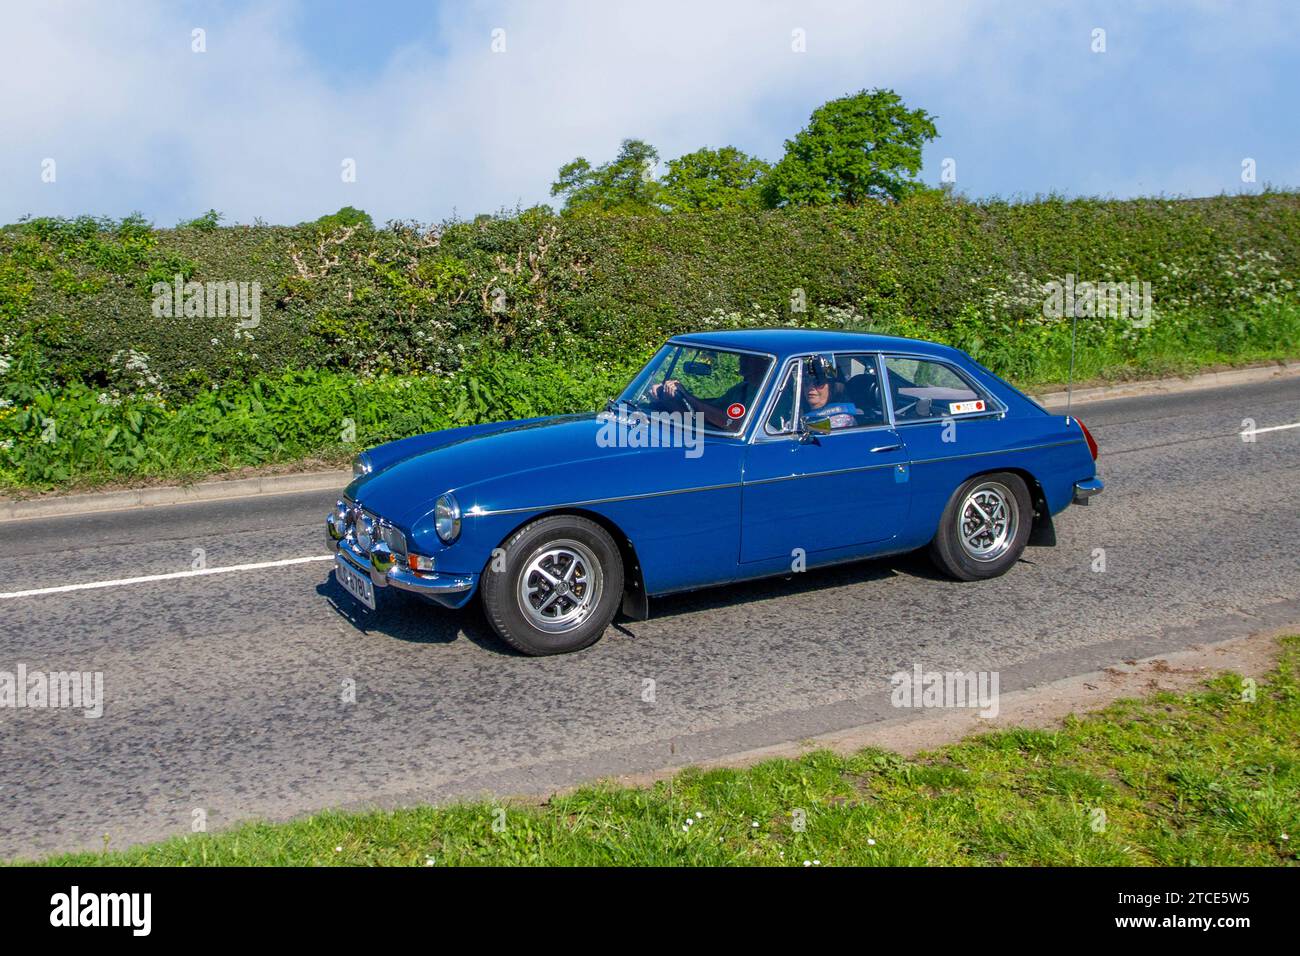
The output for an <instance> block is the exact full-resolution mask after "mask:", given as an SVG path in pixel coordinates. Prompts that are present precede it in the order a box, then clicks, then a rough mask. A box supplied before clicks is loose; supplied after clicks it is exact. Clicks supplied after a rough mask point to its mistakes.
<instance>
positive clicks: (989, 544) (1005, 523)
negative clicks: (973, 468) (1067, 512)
mask: <svg viewBox="0 0 1300 956" xmlns="http://www.w3.org/2000/svg"><path fill="white" fill-rule="evenodd" d="M1033 519H1034V510H1033V503H1032V502H1031V500H1030V498H1029V489H1028V488H1026V487H1025V482H1024V480H1023V479H1022V478H1021V477H1020V476H1019V475H1016V474H1013V473H1012V472H1007V471H1002V472H995V473H993V474H990V475H977V476H976V477H974V478H971V479H970V480H969V481H966V482H964V483H963V484H962V485H961V487H960V488H958V489H957V490H956V491H955V492H953V495H952V497H951V498H950V499H949V500H948V506H947V507H946V508H944V511H943V517H942V518H941V519H940V521H939V530H938V532H937V533H936V534H935V536H934V540H933V541H931V542H930V557H931V558H932V559H933V560H934V563H935V564H936V565H938V566H939V568H940V569H941V570H943V571H946V572H947V573H948V574H950V575H952V576H953V577H954V578H957V579H958V580H959V581H979V580H982V579H984V578H993V577H997V576H998V575H999V574H1003V573H1005V572H1006V570H1007V569H1008V568H1010V567H1011V565H1013V564H1015V563H1016V562H1017V561H1019V560H1020V555H1021V553H1022V552H1023V551H1024V550H1025V544H1026V542H1027V541H1028V540H1029V532H1030V531H1031V530H1032V525H1033Z"/></svg>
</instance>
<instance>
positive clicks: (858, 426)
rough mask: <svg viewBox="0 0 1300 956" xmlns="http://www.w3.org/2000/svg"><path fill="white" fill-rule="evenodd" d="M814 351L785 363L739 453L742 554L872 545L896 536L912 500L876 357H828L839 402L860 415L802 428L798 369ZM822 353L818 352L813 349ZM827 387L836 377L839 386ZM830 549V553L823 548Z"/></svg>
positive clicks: (770, 557)
mask: <svg viewBox="0 0 1300 956" xmlns="http://www.w3.org/2000/svg"><path fill="white" fill-rule="evenodd" d="M812 358H813V357H812V356H800V357H798V358H796V359H793V360H791V361H789V362H787V364H786V367H785V369H783V371H782V375H783V378H782V379H781V380H780V381H779V383H778V385H777V388H776V391H775V392H774V397H773V399H772V402H771V403H770V405H769V407H768V408H767V409H765V412H764V414H765V418H764V419H763V420H762V421H760V422H758V423H756V430H755V434H754V437H753V439H752V440H751V442H750V444H749V446H748V447H747V448H746V452H745V467H744V474H743V477H742V482H741V541H740V563H741V566H742V571H743V570H744V569H745V567H744V566H745V565H750V566H751V569H752V567H753V565H754V563H755V562H764V561H768V562H781V561H786V562H788V561H792V560H794V558H795V557H797V556H798V552H797V551H796V549H802V552H803V553H804V554H805V555H808V556H814V555H816V554H817V553H818V552H829V551H836V550H839V551H841V552H842V555H836V557H838V556H847V555H849V554H851V553H853V551H855V550H857V551H861V552H862V553H870V552H872V551H876V550H881V547H880V546H881V544H882V543H884V542H888V541H889V540H890V539H892V538H894V537H895V536H896V535H897V534H898V533H899V531H900V529H901V528H902V527H903V524H904V522H905V521H906V518H907V512H908V507H909V483H908V479H909V465H908V459H907V451H906V448H905V446H904V443H903V440H902V439H901V438H900V437H899V434H898V432H897V431H895V429H894V428H893V427H892V426H891V425H890V424H889V422H888V420H887V412H886V409H885V407H884V401H883V396H882V393H881V389H880V388H879V387H878V385H877V383H878V382H880V381H883V372H882V369H881V365H880V361H879V356H877V355H876V354H874V353H851V354H840V355H835V356H830V357H829V359H830V362H831V364H832V366H833V368H834V370H835V374H836V376H837V378H836V379H835V380H833V382H832V391H837V392H838V394H837V395H836V396H835V397H837V398H840V399H843V400H844V401H843V402H841V403H840V404H847V405H851V406H852V408H853V409H855V410H856V411H857V412H860V413H861V414H858V415H855V416H854V417H853V420H852V424H848V423H847V421H846V422H842V423H841V424H840V425H839V426H837V427H833V428H831V429H830V430H827V431H816V430H811V429H808V428H806V427H801V423H802V422H804V421H805V419H806V418H807V417H808V415H809V414H810V413H811V412H812V409H811V407H810V404H809V401H808V398H807V396H806V395H805V370H806V366H807V365H808V363H809V362H810V361H811V360H812ZM819 358H822V357H819ZM834 386H838V389H836V388H835V387H834ZM828 557H829V555H828Z"/></svg>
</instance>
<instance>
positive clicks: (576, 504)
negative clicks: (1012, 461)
mask: <svg viewBox="0 0 1300 956" xmlns="http://www.w3.org/2000/svg"><path fill="white" fill-rule="evenodd" d="M871 427H872V428H885V427H888V426H884V425H873V426H871ZM848 430H849V429H845V431H848ZM853 430H854V431H866V430H867V429H865V428H862V429H853ZM1084 444H1087V442H1085V441H1084V440H1083V439H1082V438H1078V439H1072V440H1070V441H1056V442H1045V443H1043V444H1039V445H1025V446H1024V447H1021V448H994V449H991V450H989V451H974V452H970V453H968V454H965V455H948V456H946V457H944V458H923V459H921V460H920V461H909V462H907V464H909V465H932V464H935V463H936V462H942V461H957V460H959V459H962V458H977V457H979V456H981V455H1011V454H1015V453H1017V452H1024V451H1037V450H1039V449H1042V448H1058V447H1060V446H1062V445H1084ZM899 464H902V463H901V462H888V463H883V464H875V465H860V466H857V467H854V468H838V469H835V470H833V471H817V472H812V473H811V474H803V475H786V476H783V477H780V478H759V479H756V480H754V481H733V482H727V483H725V484H720V485H700V486H699V487H696V488H673V489H669V490H667V491H647V492H643V493H641V494H636V495H615V496H612V497H609V498H586V499H584V500H582V501H565V502H558V503H555V504H549V505H529V506H527V507H524V508H494V509H492V510H490V511H485V510H477V511H475V510H472V509H471V511H470V512H466V514H467V516H470V517H488V516H491V515H513V514H524V513H525V512H528V511H550V510H552V509H554V508H583V507H587V506H588V505H603V504H610V503H613V502H617V501H637V500H639V499H642V498H661V497H667V496H668V495H689V494H694V493H695V492H699V491H723V490H725V489H727V488H740V487H743V486H744V485H758V484H763V483H765V482H770V481H789V480H790V479H792V478H819V477H821V476H823V475H838V474H842V473H844V472H850V471H871V470H874V469H877V468H896V467H897V466H898V465H899ZM475 507H476V508H477V506H475Z"/></svg>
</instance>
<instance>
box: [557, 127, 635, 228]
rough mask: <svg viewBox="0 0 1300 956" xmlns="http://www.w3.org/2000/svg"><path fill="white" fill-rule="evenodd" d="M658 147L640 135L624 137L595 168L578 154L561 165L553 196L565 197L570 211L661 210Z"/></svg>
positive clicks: (617, 212) (621, 212)
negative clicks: (611, 156) (611, 155)
mask: <svg viewBox="0 0 1300 956" xmlns="http://www.w3.org/2000/svg"><path fill="white" fill-rule="evenodd" d="M658 162H659V151H658V150H657V149H655V148H654V147H653V146H651V145H650V144H649V143H646V142H644V141H643V140H639V139H625V140H623V145H622V146H621V147H620V148H619V151H618V155H617V156H616V157H614V159H612V160H610V161H609V162H608V163H605V164H604V165H603V166H598V167H596V168H595V169H593V168H592V167H591V164H590V163H589V162H587V160H586V159H584V158H583V157H581V156H579V157H578V158H577V159H575V160H573V161H572V162H569V163H565V164H564V165H563V166H561V167H560V171H559V174H558V175H557V177H556V180H555V182H554V183H552V184H551V195H552V196H563V197H564V211H565V212H567V213H579V214H592V213H604V214H614V215H633V216H634V215H646V214H650V213H656V212H659V211H660V206H659V203H660V199H659V181H658V180H657V179H656V178H655V175H654V168H655V166H656V165H657V164H658Z"/></svg>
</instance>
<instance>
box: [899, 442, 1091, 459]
mask: <svg viewBox="0 0 1300 956" xmlns="http://www.w3.org/2000/svg"><path fill="white" fill-rule="evenodd" d="M1086 444H1087V442H1085V441H1084V440H1083V439H1081V438H1080V439H1071V440H1069V441H1050V442H1043V443H1041V444H1038V445H1024V446H1022V447H1020V448H994V449H991V450H989V451H972V452H967V453H966V454H964V455H946V456H944V457H943V458H921V459H918V460H917V461H913V462H912V464H913V465H933V464H936V463H938V462H941V461H959V460H960V459H963V458H979V457H980V456H982V455H1013V454H1015V453H1017V452H1022V451H1038V450H1040V449H1043V448H1060V447H1061V446H1062V445H1086Z"/></svg>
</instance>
